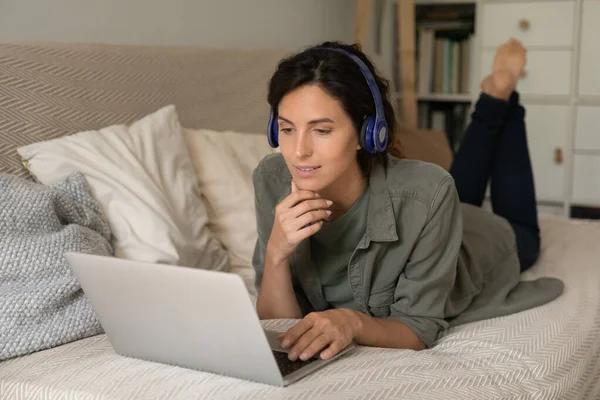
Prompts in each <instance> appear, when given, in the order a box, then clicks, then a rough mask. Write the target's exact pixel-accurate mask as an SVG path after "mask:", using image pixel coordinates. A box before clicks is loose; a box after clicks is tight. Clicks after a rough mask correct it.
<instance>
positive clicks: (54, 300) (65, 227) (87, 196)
mask: <svg viewBox="0 0 600 400" xmlns="http://www.w3.org/2000/svg"><path fill="white" fill-rule="evenodd" d="M110 239H111V231H110V226H109V224H108V221H107V220H106V218H105V217H104V215H103V214H102V212H101V211H100V208H99V207H98V206H97V204H96V202H95V200H94V198H93V197H92V195H91V192H90V190H89V187H88V186H87V182H86V181H85V178H84V176H83V175H82V174H80V173H74V174H72V175H70V176H69V177H68V178H67V179H66V180H64V181H62V182H58V183H56V184H54V185H52V186H44V185H41V184H38V183H33V182H29V181H26V180H24V179H22V178H18V177H15V176H12V175H7V174H0V361H2V360H5V359H7V358H11V357H16V356H20V355H25V354H28V353H32V352H35V351H38V350H42V349H47V348H50V347H54V346H58V345H61V344H64V343H68V342H71V341H74V340H77V339H81V338H84V337H88V336H91V335H96V334H99V333H102V328H101V326H100V324H99V322H98V320H97V319H96V316H95V314H94V313H93V311H92V309H91V307H90V304H89V303H88V301H87V299H86V298H85V297H84V295H83V292H82V290H81V287H80V285H79V283H78V282H77V280H76V278H75V275H74V274H73V273H72V271H71V269H70V267H69V265H68V263H67V260H66V258H65V257H64V253H65V252H66V251H74V252H83V253H91V254H100V255H110V254H112V249H111V246H110Z"/></svg>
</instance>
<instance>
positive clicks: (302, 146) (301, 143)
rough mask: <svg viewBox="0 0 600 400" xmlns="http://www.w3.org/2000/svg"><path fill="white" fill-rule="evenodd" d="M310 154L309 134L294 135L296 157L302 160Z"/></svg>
mask: <svg viewBox="0 0 600 400" xmlns="http://www.w3.org/2000/svg"><path fill="white" fill-rule="evenodd" d="M311 154H312V139H311V137H310V133H309V132H299V134H298V135H296V157H298V158H304V157H308V156H310V155H311Z"/></svg>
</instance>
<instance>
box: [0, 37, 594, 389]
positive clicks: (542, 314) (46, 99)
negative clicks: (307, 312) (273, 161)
mask: <svg viewBox="0 0 600 400" xmlns="http://www.w3.org/2000/svg"><path fill="white" fill-rule="evenodd" d="M283 54H285V52H283V51H275V50H262V51H244V50H216V49H198V48H183V47H162V48H161V47H140V46H112V45H111V46H108V45H90V44H88V45H83V44H58V43H27V44H1V45H0V153H1V154H0V157H1V158H0V172H8V173H11V174H15V175H18V176H23V177H27V171H26V170H25V169H24V168H23V166H22V164H21V160H20V159H19V157H18V156H17V154H16V152H15V149H16V148H17V147H19V146H22V145H25V144H29V143H32V142H34V141H39V140H45V139H49V138H54V137H60V136H63V135H66V134H69V133H73V132H77V131H81V130H84V129H91V128H94V127H98V126H104V125H108V124H110V123H114V122H115V121H119V122H121V121H132V120H134V119H136V118H139V117H141V116H143V115H144V114H146V113H147V112H149V111H151V110H154V109H157V108H159V107H161V106H163V105H165V104H167V103H173V104H176V105H177V107H178V109H179V110H180V118H181V120H182V124H185V125H186V126H188V127H191V128H203V127H207V128H211V129H219V130H222V129H236V130H240V131H245V132H262V131H264V123H265V121H266V118H267V116H268V108H267V107H266V104H265V102H264V98H265V97H264V96H265V82H266V79H267V78H268V76H269V74H270V73H271V71H272V70H273V68H274V66H275V64H276V62H277V60H278V59H279V58H280V57H281V56H282V55H283ZM540 224H541V232H542V254H541V258H540V260H539V262H538V263H537V264H536V265H535V266H534V267H533V268H532V269H531V270H529V271H527V272H526V273H525V274H524V275H523V279H531V278H534V277H537V276H554V277H558V278H560V279H562V280H563V281H564V282H565V291H564V293H563V295H562V296H561V297H559V298H558V299H556V300H555V301H553V302H551V303H549V304H546V305H544V306H542V307H538V308H535V309H532V310H528V311H525V312H521V313H518V314H514V315H510V316H506V317H501V318H494V319H489V320H485V321H481V322H476V323H471V324H466V325H462V326H458V327H454V328H451V329H449V330H447V331H445V332H443V333H442V335H441V337H440V338H439V340H438V341H437V343H436V345H435V346H434V347H433V348H431V349H429V350H425V351H421V352H413V351H408V350H392V349H379V348H368V347H359V348H358V349H357V350H356V351H355V352H354V353H352V354H351V355H349V356H347V357H344V358H342V359H340V360H338V361H336V362H335V363H332V364H330V365H328V366H326V367H324V368H323V369H322V370H320V371H319V372H318V373H315V374H312V375H310V376H308V377H306V378H304V379H302V380H300V381H299V382H297V383H295V384H293V385H291V386H289V387H287V388H283V389H282V388H275V387H270V386H267V385H263V384H257V383H252V382H246V381H242V380H238V379H234V378H229V377H224V376H217V375H213V374H209V373H204V372H198V371H193V370H187V369H183V368H179V367H174V366H167V365H161V364H156V363H152V362H147V361H141V360H135V359H130V358H126V357H121V356H119V355H117V354H115V352H114V350H113V349H112V347H111V346H110V343H109V342H108V340H107V338H106V336H105V335H96V336H92V337H88V338H86V339H82V340H78V341H74V342H71V343H68V344H65V345H62V346H58V347H55V348H52V349H48V350H43V351H39V352H36V353H33V354H30V355H27V356H22V357H17V358H13V359H10V360H7V361H4V362H1V363H0V398H1V399H3V400H4V399H6V400H9V399H10V400H12V399H28V400H29V399H58V398H60V399H262V398H265V399H267V398H268V399H317V398H318V399H341V398H344V399H350V398H352V399H390V398H403V399H482V398H486V399H594V398H599V397H600V309H599V308H600V267H599V259H600V250H599V244H600V223H598V222H593V221H584V220H569V219H566V218H563V217H559V216H551V215H540ZM294 322H295V321H293V320H271V321H263V324H264V325H265V327H266V328H269V329H275V330H281V331H283V330H285V329H286V327H289V326H290V325H292V324H293V323H294Z"/></svg>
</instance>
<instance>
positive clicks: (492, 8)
mask: <svg viewBox="0 0 600 400" xmlns="http://www.w3.org/2000/svg"><path fill="white" fill-rule="evenodd" d="M574 11H575V1H573V0H571V1H543V2H542V1H539V2H538V1H534V2H525V1H523V2H514V3H513V2H511V3H484V4H483V13H482V18H483V24H481V27H482V32H481V44H482V46H483V47H494V48H495V47H497V46H498V45H499V44H500V43H502V42H504V41H506V39H507V38H509V37H515V38H517V39H519V40H521V41H522V42H524V43H527V45H528V46H533V47H556V46H571V45H572V44H573V16H574Z"/></svg>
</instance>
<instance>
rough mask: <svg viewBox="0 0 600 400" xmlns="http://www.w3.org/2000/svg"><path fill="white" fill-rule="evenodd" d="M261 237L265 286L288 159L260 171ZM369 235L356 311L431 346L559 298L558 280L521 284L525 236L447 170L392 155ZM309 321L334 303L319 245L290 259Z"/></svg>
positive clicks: (372, 180) (361, 248)
mask: <svg viewBox="0 0 600 400" xmlns="http://www.w3.org/2000/svg"><path fill="white" fill-rule="evenodd" d="M253 182H254V190H255V205H256V218H257V230H258V240H257V243H256V248H255V251H254V256H253V265H254V268H255V270H256V284H257V288H258V289H259V290H260V284H261V281H262V277H263V272H264V259H265V251H266V244H267V241H268V239H269V235H270V233H271V229H272V227H273V221H274V217H275V207H276V206H277V204H278V203H279V202H280V201H282V200H283V199H284V198H285V197H287V196H288V195H289V194H290V185H291V175H290V173H289V171H288V169H287V167H286V164H285V162H284V160H283V158H282V156H281V154H279V153H275V154H272V155H269V156H267V157H266V158H264V159H263V160H262V161H261V162H260V164H259V165H258V167H257V168H256V169H255V171H254V173H253ZM368 190H369V204H368V207H367V220H366V229H365V230H364V233H363V235H362V238H361V239H360V241H359V242H358V244H357V246H356V248H355V250H354V252H353V254H352V256H351V257H350V259H349V260H348V264H347V268H348V270H347V275H348V283H349V285H350V288H351V290H352V293H353V296H354V301H353V302H352V303H351V304H349V305H348V308H352V309H354V310H357V311H360V312H363V313H365V314H367V315H370V316H373V317H376V318H389V319H394V320H396V321H400V322H402V323H404V324H405V325H407V326H408V327H409V328H410V329H412V331H413V332H415V334H416V335H417V336H418V337H419V338H420V339H421V341H422V342H423V343H424V344H425V345H426V346H427V347H431V346H432V345H433V344H434V343H435V340H436V338H437V335H438V333H439V332H440V331H441V330H442V329H445V328H447V327H449V326H453V325H458V324H462V323H466V322H472V321H477V320H482V319H486V318H491V317H495V316H502V315H507V314H511V313H516V312H519V311H523V310H526V309H530V308H533V307H536V306H540V305H542V304H545V303H548V302H549V301H551V300H553V299H555V298H556V297H558V296H559V295H560V294H561V293H562V290H563V283H562V282H561V281H560V280H558V279H554V278H540V279H536V280H533V281H521V280H520V276H521V273H520V267H519V260H518V257H517V249H516V241H515V235H514V232H513V230H512V227H511V226H510V224H509V223H508V222H507V221H506V220H505V219H503V218H501V217H499V216H497V215H495V214H493V213H491V212H488V211H486V210H483V209H481V208H479V207H474V206H471V205H468V204H461V203H460V202H459V199H458V195H457V193H456V188H455V186H454V181H453V179H452V176H451V175H450V174H449V173H448V172H447V171H445V170H444V169H442V168H440V167H438V166H437V165H434V164H430V163H425V162H421V161H416V160H406V159H397V158H394V157H390V159H389V164H388V166H387V168H384V167H383V166H381V165H376V166H375V168H374V169H373V171H372V173H371V175H370V177H369V184H368ZM289 265H290V271H291V275H292V285H293V288H294V292H295V295H296V298H297V300H298V304H299V305H300V308H301V310H302V313H303V315H306V314H308V313H309V312H312V311H324V310H326V309H328V308H330V307H331V306H330V305H329V304H328V303H327V301H326V299H325V295H324V292H323V285H322V283H321V281H320V277H319V272H318V269H317V267H316V266H315V264H314V262H313V260H312V259H311V249H310V240H309V239H307V240H304V241H303V242H302V243H300V244H299V245H298V247H297V249H296V251H295V252H294V254H293V255H292V256H290V259H289Z"/></svg>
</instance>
